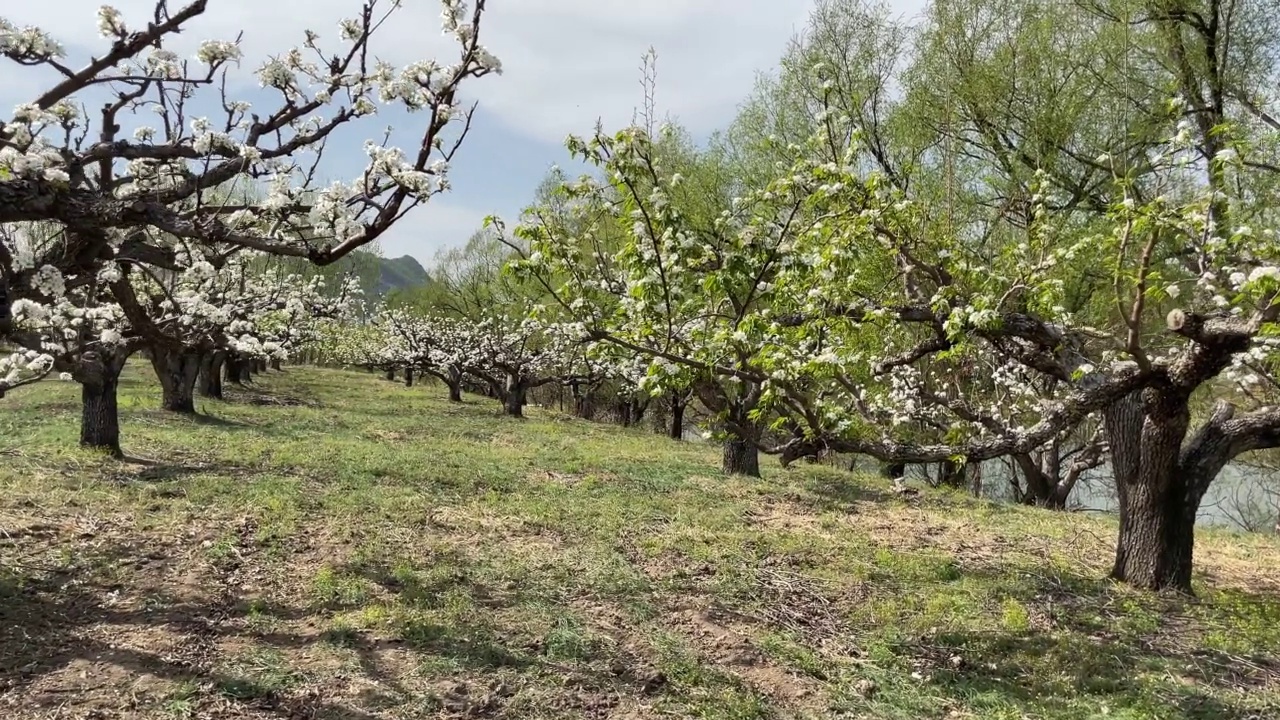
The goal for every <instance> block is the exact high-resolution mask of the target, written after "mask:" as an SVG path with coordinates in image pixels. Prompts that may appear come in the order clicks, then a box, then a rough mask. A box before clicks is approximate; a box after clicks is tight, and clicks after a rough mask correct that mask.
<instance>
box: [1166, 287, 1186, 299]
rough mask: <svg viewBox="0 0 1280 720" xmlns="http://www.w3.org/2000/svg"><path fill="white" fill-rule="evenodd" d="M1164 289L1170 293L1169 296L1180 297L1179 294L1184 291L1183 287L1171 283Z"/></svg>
mask: <svg viewBox="0 0 1280 720" xmlns="http://www.w3.org/2000/svg"><path fill="white" fill-rule="evenodd" d="M1164 291H1165V292H1167V293H1169V297H1171V298H1176V297H1178V294H1179V293H1181V292H1182V289H1181V288H1179V287H1178V286H1177V285H1170V286H1169V287H1167V288H1165V289H1164Z"/></svg>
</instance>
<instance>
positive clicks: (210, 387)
mask: <svg viewBox="0 0 1280 720" xmlns="http://www.w3.org/2000/svg"><path fill="white" fill-rule="evenodd" d="M226 359H227V355H226V353H224V352H215V353H209V354H208V355H205V356H204V357H203V358H201V359H200V376H199V378H198V379H197V380H196V388H197V389H198V391H199V392H200V395H201V396H203V397H207V398H213V399H215V400H221V399H222V365H223V363H224V362H226Z"/></svg>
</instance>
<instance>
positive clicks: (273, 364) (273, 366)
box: [271, 358, 284, 370]
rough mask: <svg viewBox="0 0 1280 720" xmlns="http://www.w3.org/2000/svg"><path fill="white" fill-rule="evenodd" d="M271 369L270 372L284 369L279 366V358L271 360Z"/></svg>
mask: <svg viewBox="0 0 1280 720" xmlns="http://www.w3.org/2000/svg"><path fill="white" fill-rule="evenodd" d="M271 369H272V370H283V369H284V368H283V367H282V366H281V365H280V358H271Z"/></svg>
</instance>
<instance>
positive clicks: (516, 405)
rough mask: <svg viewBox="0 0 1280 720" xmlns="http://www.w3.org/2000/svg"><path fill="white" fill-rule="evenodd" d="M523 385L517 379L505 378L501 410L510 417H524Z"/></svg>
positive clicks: (524, 391)
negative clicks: (505, 383)
mask: <svg viewBox="0 0 1280 720" xmlns="http://www.w3.org/2000/svg"><path fill="white" fill-rule="evenodd" d="M525 393H526V390H525V387H524V385H523V384H522V383H520V382H519V381H516V380H513V379H511V378H508V379H507V387H506V392H505V393H504V395H503V398H502V410H503V412H505V413H506V414H508V415H510V416H511V417H524V404H525Z"/></svg>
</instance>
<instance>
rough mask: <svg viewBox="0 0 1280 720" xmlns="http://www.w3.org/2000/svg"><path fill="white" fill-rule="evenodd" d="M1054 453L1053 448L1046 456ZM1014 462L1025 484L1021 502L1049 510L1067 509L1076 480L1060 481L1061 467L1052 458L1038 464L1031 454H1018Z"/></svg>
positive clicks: (1019, 498) (1048, 450)
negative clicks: (1068, 499)
mask: <svg viewBox="0 0 1280 720" xmlns="http://www.w3.org/2000/svg"><path fill="white" fill-rule="evenodd" d="M1053 452H1055V451H1054V449H1052V448H1050V449H1047V450H1045V454H1046V455H1048V454H1049V453H1053ZM1013 460H1014V462H1015V463H1016V464H1017V466H1018V470H1019V471H1020V473H1021V475H1022V480H1023V483H1024V484H1025V487H1023V488H1022V489H1021V493H1022V494H1021V496H1019V497H1018V501H1019V502H1021V503H1022V504H1023V505H1034V506H1036V507H1042V508H1047V509H1049V510H1064V509H1066V507H1067V498H1068V497H1070V495H1071V490H1072V488H1074V487H1075V480H1074V478H1068V479H1059V477H1058V475H1059V473H1060V471H1061V470H1060V467H1059V465H1058V464H1057V463H1056V462H1054V461H1053V460H1052V459H1051V458H1047V457H1046V458H1044V459H1043V462H1036V459H1035V458H1034V457H1032V456H1031V455H1030V454H1029V453H1018V454H1015V455H1014V456H1013Z"/></svg>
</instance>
